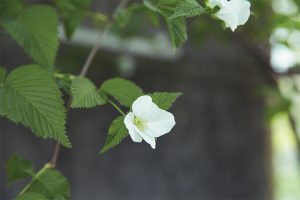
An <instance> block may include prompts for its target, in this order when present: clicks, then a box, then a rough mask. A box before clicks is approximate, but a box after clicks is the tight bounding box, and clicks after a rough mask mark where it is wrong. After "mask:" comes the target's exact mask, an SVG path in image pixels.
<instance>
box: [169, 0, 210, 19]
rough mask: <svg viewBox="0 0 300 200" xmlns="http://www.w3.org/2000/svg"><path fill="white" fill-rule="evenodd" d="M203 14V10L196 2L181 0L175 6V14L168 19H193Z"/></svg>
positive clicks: (193, 0)
mask: <svg viewBox="0 0 300 200" xmlns="http://www.w3.org/2000/svg"><path fill="white" fill-rule="evenodd" d="M203 13H205V9H204V8H203V7H202V6H201V5H200V4H199V3H198V2H197V1H196V0H181V1H179V3H178V4H177V6H176V9H175V13H174V14H173V15H172V16H171V17H170V18H169V19H174V18H177V17H194V16H198V15H201V14H203Z"/></svg>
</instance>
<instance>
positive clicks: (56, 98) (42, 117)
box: [0, 65, 71, 147]
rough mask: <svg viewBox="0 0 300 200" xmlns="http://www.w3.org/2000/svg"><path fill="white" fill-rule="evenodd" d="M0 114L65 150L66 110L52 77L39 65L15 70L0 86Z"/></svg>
mask: <svg viewBox="0 0 300 200" xmlns="http://www.w3.org/2000/svg"><path fill="white" fill-rule="evenodd" d="M0 93H1V99H0V115H4V116H6V117H7V118H8V119H10V120H12V121H13V122H15V123H19V122H20V123H22V124H23V125H25V126H27V127H30V128H31V130H32V131H33V133H35V134H36V135H37V136H40V137H42V138H53V139H55V140H57V141H59V142H60V143H61V144H63V145H64V146H66V147H70V146H71V144H70V141H69V139H68V137H67V136H66V134H65V117H66V116H65V108H64V106H63V101H62V99H61V94H60V91H59V90H58V89H57V86H56V84H55V82H54V80H53V78H52V76H51V74H50V73H48V72H47V71H46V70H45V69H42V68H41V67H40V66H38V65H26V66H21V67H18V68H17V69H15V70H13V71H12V72H11V73H9V75H8V76H7V79H6V81H5V82H4V84H3V87H0Z"/></svg>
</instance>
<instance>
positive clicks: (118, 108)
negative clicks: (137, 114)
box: [108, 100, 126, 116]
mask: <svg viewBox="0 0 300 200" xmlns="http://www.w3.org/2000/svg"><path fill="white" fill-rule="evenodd" d="M108 103H110V104H111V105H112V106H113V107H114V108H115V109H116V110H117V111H119V113H121V114H122V115H123V116H125V115H126V114H125V113H124V111H123V110H121V108H120V107H119V106H117V104H115V103H114V102H113V101H111V100H108Z"/></svg>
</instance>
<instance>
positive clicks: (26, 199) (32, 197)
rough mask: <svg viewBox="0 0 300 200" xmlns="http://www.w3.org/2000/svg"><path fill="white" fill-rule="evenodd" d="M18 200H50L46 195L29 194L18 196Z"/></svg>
mask: <svg viewBox="0 0 300 200" xmlns="http://www.w3.org/2000/svg"><path fill="white" fill-rule="evenodd" d="M16 200H49V199H48V198H46V197H45V196H44V195H41V194H38V193H34V192H28V193H24V194H21V195H19V196H17V198H16Z"/></svg>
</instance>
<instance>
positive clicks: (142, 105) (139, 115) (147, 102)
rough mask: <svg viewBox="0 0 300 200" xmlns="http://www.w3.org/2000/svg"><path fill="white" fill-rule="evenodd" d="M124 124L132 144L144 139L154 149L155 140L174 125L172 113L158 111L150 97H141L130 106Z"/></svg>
mask: <svg viewBox="0 0 300 200" xmlns="http://www.w3.org/2000/svg"><path fill="white" fill-rule="evenodd" d="M124 123H125V126H126V128H127V129H128V131H129V135H130V137H131V139H132V140H133V141H134V142H142V140H143V139H144V140H145V141H146V142H147V143H148V144H150V145H151V147H152V148H153V149H155V144H156V138H157V137H159V136H162V135H164V134H166V133H169V132H170V131H171V129H172V128H173V127H174V125H175V119H174V116H173V114H172V113H170V112H167V111H165V110H162V109H160V108H159V107H158V106H157V105H156V104H155V103H153V102H152V98H151V97H150V96H146V95H145V96H141V97H139V98H137V99H136V100H135V101H134V102H133V104H132V112H129V113H128V114H127V115H126V117H125V119H124Z"/></svg>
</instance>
